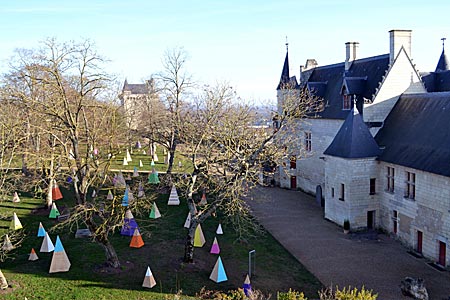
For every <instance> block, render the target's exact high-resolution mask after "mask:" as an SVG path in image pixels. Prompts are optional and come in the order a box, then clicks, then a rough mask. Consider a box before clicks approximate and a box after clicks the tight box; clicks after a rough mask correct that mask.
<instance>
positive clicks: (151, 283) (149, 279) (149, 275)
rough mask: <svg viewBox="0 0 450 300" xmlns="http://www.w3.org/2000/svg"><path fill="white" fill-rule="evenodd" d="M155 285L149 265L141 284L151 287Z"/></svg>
mask: <svg viewBox="0 0 450 300" xmlns="http://www.w3.org/2000/svg"><path fill="white" fill-rule="evenodd" d="M155 285H156V281H155V277H154V276H153V273H152V271H151V270H150V267H147V272H146V273H145V277H144V282H143V283H142V286H143V287H146V288H150V289H151V288H152V287H154V286H155Z"/></svg>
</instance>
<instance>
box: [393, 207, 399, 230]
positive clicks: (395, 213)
mask: <svg viewBox="0 0 450 300" xmlns="http://www.w3.org/2000/svg"><path fill="white" fill-rule="evenodd" d="M392 221H393V224H394V228H393V231H394V233H395V234H397V228H398V212H397V211H396V210H394V211H393V212H392Z"/></svg>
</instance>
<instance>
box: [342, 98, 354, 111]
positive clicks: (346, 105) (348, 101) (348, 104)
mask: <svg viewBox="0 0 450 300" xmlns="http://www.w3.org/2000/svg"><path fill="white" fill-rule="evenodd" d="M342 109H343V110H349V109H352V96H351V95H342Z"/></svg>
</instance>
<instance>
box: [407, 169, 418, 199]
mask: <svg viewBox="0 0 450 300" xmlns="http://www.w3.org/2000/svg"><path fill="white" fill-rule="evenodd" d="M405 177H406V181H405V198H409V199H412V200H414V199H415V198H416V174H415V173H411V172H408V171H406V172H405Z"/></svg>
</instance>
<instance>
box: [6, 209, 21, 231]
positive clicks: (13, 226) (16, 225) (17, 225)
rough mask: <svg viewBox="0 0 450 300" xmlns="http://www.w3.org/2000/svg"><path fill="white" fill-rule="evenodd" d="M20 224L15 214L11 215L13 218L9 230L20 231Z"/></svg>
mask: <svg viewBox="0 0 450 300" xmlns="http://www.w3.org/2000/svg"><path fill="white" fill-rule="evenodd" d="M22 228H23V227H22V223H20V220H19V217H17V215H16V213H14V214H13V218H12V220H11V225H9V229H12V230H19V229H22Z"/></svg>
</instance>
